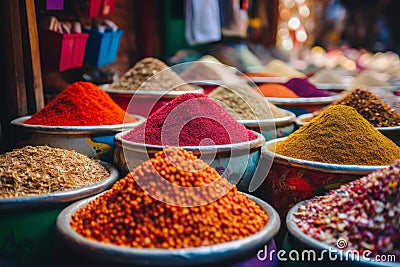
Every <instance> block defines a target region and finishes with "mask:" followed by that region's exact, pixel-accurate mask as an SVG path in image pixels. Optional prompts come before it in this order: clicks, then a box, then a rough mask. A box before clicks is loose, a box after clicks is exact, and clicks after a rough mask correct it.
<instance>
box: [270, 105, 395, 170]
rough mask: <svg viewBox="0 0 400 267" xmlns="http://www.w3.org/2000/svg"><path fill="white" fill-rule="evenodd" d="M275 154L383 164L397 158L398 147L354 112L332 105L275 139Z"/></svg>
mask: <svg viewBox="0 0 400 267" xmlns="http://www.w3.org/2000/svg"><path fill="white" fill-rule="evenodd" d="M275 151H276V153H277V154H280V155H283V156H287V157H292V158H297V159H303V160H310V161H317V162H325V163H333V164H345V165H374V166H385V165H390V164H392V163H393V162H395V160H396V159H399V158H400V148H399V147H398V146H397V145H396V144H395V143H393V142H392V141H391V140H390V139H388V138H387V137H385V136H384V135H382V134H381V133H380V132H379V131H378V130H376V129H375V128H374V127H373V126H372V125H371V124H370V123H369V122H368V121H367V120H365V119H364V118H363V117H362V116H361V115H360V114H358V112H357V111H356V110H355V109H354V108H352V107H348V106H344V105H334V106H331V107H329V108H328V109H326V110H324V111H323V112H322V113H321V114H319V115H318V116H317V117H315V118H314V119H312V120H311V121H310V122H309V123H307V124H306V125H304V126H303V127H301V128H300V129H298V130H297V131H295V132H294V133H292V134H291V135H289V137H287V139H285V140H283V141H282V142H279V143H278V144H277V145H276V149H275Z"/></svg>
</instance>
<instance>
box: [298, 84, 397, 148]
mask: <svg viewBox="0 0 400 267" xmlns="http://www.w3.org/2000/svg"><path fill="white" fill-rule="evenodd" d="M337 104H341V105H346V106H349V107H353V108H355V109H356V110H357V112H358V113H360V114H361V116H363V117H364V119H366V120H367V121H369V122H370V123H371V124H372V125H373V126H374V127H375V128H376V129H377V130H378V131H380V132H381V133H382V134H383V135H385V136H386V137H388V138H390V139H391V140H393V142H395V143H396V144H398V145H399V144H400V114H399V113H398V112H397V111H396V110H395V109H393V108H392V107H390V106H389V105H388V104H386V103H385V102H383V101H382V100H381V99H380V98H379V97H378V96H377V95H375V94H374V93H372V92H371V91H369V90H366V89H361V88H356V89H353V90H352V91H350V92H348V93H347V94H346V95H344V96H343V97H342V98H341V99H339V100H337V101H335V102H333V103H332V104H331V105H337ZM331 105H329V106H331ZM321 112H322V110H319V111H316V112H314V113H308V114H303V115H300V116H298V118H297V119H296V124H297V125H298V126H303V125H304V124H306V123H307V122H308V121H310V120H311V119H312V118H314V117H315V116H317V115H318V114H319V113H321Z"/></svg>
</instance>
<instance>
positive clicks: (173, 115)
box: [122, 93, 257, 146]
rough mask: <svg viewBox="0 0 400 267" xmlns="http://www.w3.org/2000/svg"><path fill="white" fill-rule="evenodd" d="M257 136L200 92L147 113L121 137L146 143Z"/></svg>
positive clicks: (223, 141)
mask: <svg viewBox="0 0 400 267" xmlns="http://www.w3.org/2000/svg"><path fill="white" fill-rule="evenodd" d="M256 138H257V136H256V135H255V134H254V133H253V132H251V131H249V130H247V129H246V127H244V126H243V125H242V124H240V123H238V122H237V121H236V120H235V119H234V118H233V117H232V116H231V115H230V114H229V113H228V112H226V111H225V110H224V109H223V108H222V107H221V106H220V105H218V104H217V103H216V102H215V101H213V100H212V99H211V98H209V97H208V96H206V95H203V94H192V93H189V94H183V95H181V96H179V97H177V98H175V99H174V100H172V101H171V102H169V103H168V104H166V105H165V106H162V107H161V108H159V109H158V110H157V111H156V112H154V113H153V114H151V115H150V117H148V118H147V120H146V121H145V122H143V123H142V124H140V125H139V126H137V127H135V128H133V129H132V130H131V131H130V132H128V133H126V134H125V135H123V136H122V139H124V140H127V141H131V142H135V143H145V144H149V145H158V146H160V145H164V146H165V145H169V146H199V145H201V146H207V145H226V144H234V143H240V142H246V141H248V140H254V139H256Z"/></svg>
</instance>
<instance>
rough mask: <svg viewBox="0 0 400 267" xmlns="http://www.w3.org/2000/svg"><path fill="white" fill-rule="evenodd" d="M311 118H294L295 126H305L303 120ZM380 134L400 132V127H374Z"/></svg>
mask: <svg viewBox="0 0 400 267" xmlns="http://www.w3.org/2000/svg"><path fill="white" fill-rule="evenodd" d="M312 117H313V113H306V114H302V115H299V116H298V117H297V118H296V124H297V125H299V126H303V125H305V124H306V123H307V122H304V121H303V119H309V118H312ZM375 129H377V130H378V131H380V132H393V131H400V126H390V127H375Z"/></svg>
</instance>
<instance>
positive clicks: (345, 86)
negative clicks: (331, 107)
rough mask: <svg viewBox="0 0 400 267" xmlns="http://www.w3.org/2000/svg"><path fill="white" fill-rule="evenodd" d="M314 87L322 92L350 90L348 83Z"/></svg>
mask: <svg viewBox="0 0 400 267" xmlns="http://www.w3.org/2000/svg"><path fill="white" fill-rule="evenodd" d="M315 86H316V87H317V88H318V89H322V90H329V89H331V90H343V91H346V90H350V84H349V83H315Z"/></svg>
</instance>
